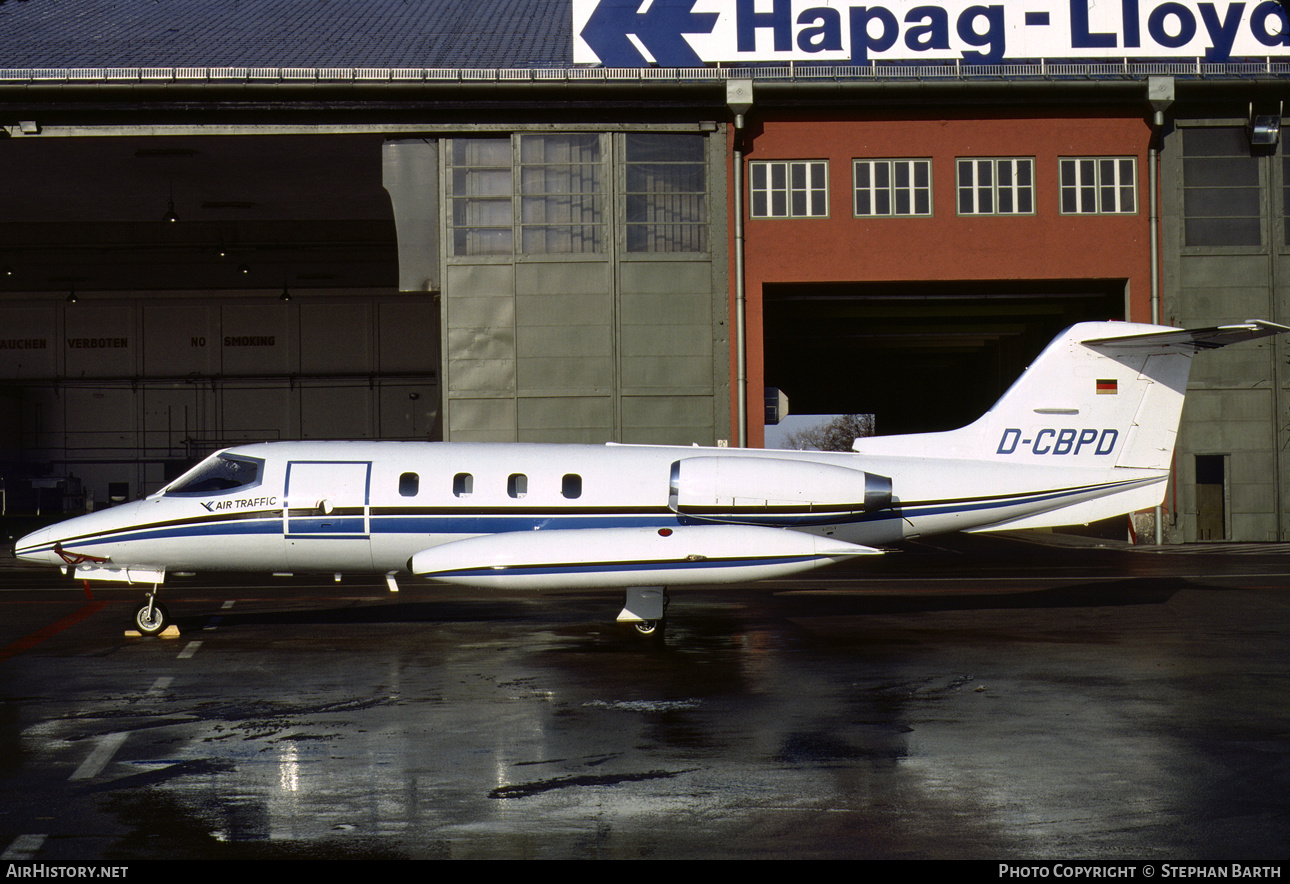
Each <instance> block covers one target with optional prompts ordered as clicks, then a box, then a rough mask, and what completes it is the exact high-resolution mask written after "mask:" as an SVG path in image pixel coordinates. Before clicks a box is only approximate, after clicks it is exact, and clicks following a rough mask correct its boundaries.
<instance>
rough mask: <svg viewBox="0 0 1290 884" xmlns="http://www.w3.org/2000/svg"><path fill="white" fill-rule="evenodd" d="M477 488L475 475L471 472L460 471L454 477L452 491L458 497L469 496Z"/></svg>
mask: <svg viewBox="0 0 1290 884" xmlns="http://www.w3.org/2000/svg"><path fill="white" fill-rule="evenodd" d="M474 490H475V477H474V476H472V475H471V474H470V473H458V474H457V475H455V476H453V477H452V493H453V495H454V496H456V497H469V496H470V493H471V492H472V491H474Z"/></svg>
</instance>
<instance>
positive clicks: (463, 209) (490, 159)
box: [448, 138, 514, 255]
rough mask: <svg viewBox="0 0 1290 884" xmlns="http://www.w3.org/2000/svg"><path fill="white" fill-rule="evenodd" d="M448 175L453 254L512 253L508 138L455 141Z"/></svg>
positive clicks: (449, 218) (449, 219)
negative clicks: (449, 181)
mask: <svg viewBox="0 0 1290 884" xmlns="http://www.w3.org/2000/svg"><path fill="white" fill-rule="evenodd" d="M448 175H449V178H450V180H451V185H450V186H451V188H452V190H451V197H450V202H451V206H450V208H449V211H448V226H449V228H450V235H451V238H452V253H453V254H454V255H509V254H511V251H512V243H513V234H512V232H511V228H512V225H513V221H514V219H513V218H512V212H513V209H512V207H511V139H509V138H454V139H453V140H452V152H451V155H450V161H449V170H448Z"/></svg>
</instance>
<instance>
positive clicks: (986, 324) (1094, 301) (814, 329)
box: [763, 279, 1127, 435]
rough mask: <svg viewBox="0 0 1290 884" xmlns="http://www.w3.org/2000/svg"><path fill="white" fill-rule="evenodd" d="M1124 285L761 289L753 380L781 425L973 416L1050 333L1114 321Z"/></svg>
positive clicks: (896, 424) (937, 425) (958, 420)
mask: <svg viewBox="0 0 1290 884" xmlns="http://www.w3.org/2000/svg"><path fill="white" fill-rule="evenodd" d="M1125 290H1126V283H1125V280H1122V279H1120V280H1077V281H1052V280H1043V281H1015V280H1009V281H999V282H917V283H914V282H911V283H859V282H857V283H828V284H819V283H814V284H792V283H778V284H767V285H766V286H765V287H764V289H763V305H764V307H763V309H764V316H765V329H766V332H765V342H764V345H765V360H766V361H765V367H766V368H765V377H766V385H767V386H768V387H778V388H779V389H780V390H782V391H783V392H784V393H785V394H787V396H788V399H789V407H790V411H791V413H793V414H873V415H874V416H875V430H876V432H877V433H879V434H880V435H893V434H897V433H924V432H934V431H939V430H950V429H954V428H956V427H961V426H963V425H965V424H968V423H971V422H972V421H974V420H976V418H978V417H979V416H980V415H981V414H983V413H984V412H985V411H986V410H987V409H988V408H989V407H990V406H991V405H993V404H994V402H995V401H996V400H997V399H998V398H999V396H1000V395H1002V394H1003V392H1004V391H1005V390H1007V388H1008V387H1009V386H1010V385H1011V384H1012V382H1013V381H1014V380H1016V379H1017V377H1018V376H1019V375H1020V374H1021V372H1022V371H1023V370H1025V368H1026V366H1027V365H1029V364H1030V361H1031V360H1032V359H1033V358H1034V357H1035V356H1036V355H1038V354H1039V352H1040V351H1041V350H1042V349H1043V348H1044V347H1045V346H1046V345H1047V344H1048V342H1049V341H1050V340H1052V338H1053V337H1054V336H1056V334H1057V333H1058V332H1060V331H1061V330H1062V329H1064V328H1066V327H1068V326H1070V325H1073V324H1074V323H1076V322H1081V321H1084V320H1094V319H1097V320H1102V319H1123V318H1124V316H1125V305H1126V303H1127V301H1126V291H1125Z"/></svg>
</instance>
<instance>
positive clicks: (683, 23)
mask: <svg viewBox="0 0 1290 884" xmlns="http://www.w3.org/2000/svg"><path fill="white" fill-rule="evenodd" d="M694 2H695V0H653V2H652V3H648V4H647V5H646V3H642V2H641V0H600V3H599V4H598V5H597V6H596V9H595V11H594V12H592V13H591V17H590V18H588V19H587V24H586V26H585V27H584V28H583V29H582V33H581V34H579V36H580V37H582V39H583V40H584V41H585V42H586V44H587V45H588V46H590V47H591V51H592V52H594V53H596V56H597V57H598V58H599V59H600V63H601V64H603V65H604V66H605V67H611V68H635V67H648V66H649V65H650V64H651V63H653V62H657V63H658V64H660V65H662V66H663V67H669V68H692V67H703V59H701V58H699V56H698V53H696V52H695V51H694V49H692V48H691V47H690V44H689V43H687V42H686V40H685V37H683V36H681V35H682V34H711V33H712V29H713V27H715V26H716V23H717V19H718V18H719V17H720V16H719V15H718V14H717V13H715V12H691V11H690V10H691V9H693V8H694ZM642 6H645V11H644V12H641V11H640V8H641V7H642ZM628 35H631V36H632V37H635V38H636V40H637V41H639V44H640V46H643V47H644V48H645V51H646V52H648V53H649V54H650V55H652V56H653V59H650V58H647V57H646V56H645V55H644V54H642V52H641V50H640V49H639V48H638V47H637V43H635V42H633V41H632V40H631V39H630V37H629V36H628Z"/></svg>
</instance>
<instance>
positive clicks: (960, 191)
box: [954, 157, 1039, 218]
mask: <svg viewBox="0 0 1290 884" xmlns="http://www.w3.org/2000/svg"><path fill="white" fill-rule="evenodd" d="M965 163H970V164H971V167H972V176H973V180H972V182H971V183H970V184H966V185H965V184H964V183H963V166H964V164H965ZM986 163H988V164H989V166H988V168H989V169H990V182H989V183H988V184H981V183H979V179H978V170H979V169H980V168H981V167H982V164H986ZM1004 164H1010V165H1011V166H1012V171H1013V181H1014V183H1013V184H1011V185H1000V183H999V178H1000V175H999V170H1000V169H1001V168H1005V165H1004ZM1023 167H1024V168H1026V169H1028V170H1029V175H1030V181H1029V183H1028V184H1017V183H1016V181H1017V178H1018V176H1017V175H1016V171H1017V170H1018V169H1021V168H1023ZM1037 186H1038V185H1037V181H1036V177H1035V158H1034V157H956V158H955V159H954V208H955V211H956V212H957V213H958V215H959V216H960V217H964V218H1011V217H1027V216H1031V215H1035V214H1036V213H1037V211H1038V205H1039V203H1038V200H1037V199H1036V190H1037ZM987 188H988V192H989V194H990V208H989V210H988V211H982V210H981V209H980V208H979V206H980V204H981V200H980V195H981V193H983V192H985V190H986V189H987ZM969 189H970V191H971V193H972V202H973V206H974V208H973V209H971V210H969V211H964V208H963V197H964V192H965V191H966V190H969ZM1001 191H1011V192H1012V196H1013V205H1014V208H1013V209H1012V210H1010V211H1006V212H1002V211H1000V210H999V194H1000V192H1001ZM1022 193H1025V194H1027V195H1028V196H1029V200H1030V207H1029V209H1027V210H1025V211H1019V210H1017V209H1016V208H1015V206H1016V205H1017V204H1018V203H1019V199H1018V197H1019V195H1020V194H1022Z"/></svg>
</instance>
